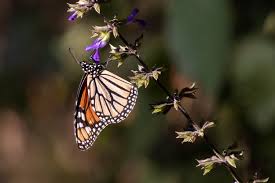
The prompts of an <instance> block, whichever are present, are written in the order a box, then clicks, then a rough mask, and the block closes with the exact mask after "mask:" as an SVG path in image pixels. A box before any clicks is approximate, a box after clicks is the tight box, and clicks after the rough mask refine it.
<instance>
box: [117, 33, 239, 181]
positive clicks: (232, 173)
mask: <svg viewBox="0 0 275 183" xmlns="http://www.w3.org/2000/svg"><path fill="white" fill-rule="evenodd" d="M118 35H119V36H118V37H119V38H120V40H121V41H122V42H123V43H124V44H125V45H126V46H128V47H130V48H131V47H132V46H131V44H129V42H128V41H127V40H126V39H125V38H124V36H123V35H122V34H121V33H120V32H118ZM134 56H135V58H136V59H137V60H138V62H139V63H140V64H141V65H142V66H143V67H144V68H145V69H146V70H147V71H150V69H149V67H148V65H147V64H146V63H145V62H144V61H143V60H142V59H141V58H140V56H139V55H138V54H135V55H134ZM155 81H156V83H157V85H158V86H159V87H160V89H162V91H163V92H164V93H165V94H166V95H167V96H169V97H171V96H172V95H171V93H170V92H169V91H168V89H167V88H166V87H165V86H164V85H163V84H162V83H161V82H160V81H159V80H155ZM179 109H180V112H181V113H182V114H183V115H184V116H185V118H186V119H187V121H188V123H189V124H190V125H192V126H194V125H195V126H197V124H196V123H195V122H194V121H193V120H192V118H191V116H190V115H189V114H188V112H187V111H186V110H185V109H184V107H183V106H181V105H180V106H179ZM203 139H204V141H205V143H206V144H207V145H208V146H209V148H210V149H211V150H212V151H213V153H214V154H215V155H217V156H219V157H223V155H222V154H221V153H220V152H219V150H218V149H217V148H216V147H215V146H214V144H212V143H211V142H210V141H209V139H208V137H207V136H206V135H204V137H203ZM223 165H224V166H225V168H226V169H227V170H228V171H229V173H230V175H231V176H232V177H233V179H234V180H235V182H237V183H243V181H242V179H241V178H240V177H239V176H238V174H237V173H236V171H235V170H234V169H233V168H232V167H231V166H230V165H228V164H227V163H223Z"/></svg>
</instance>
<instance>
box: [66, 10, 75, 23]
mask: <svg viewBox="0 0 275 183" xmlns="http://www.w3.org/2000/svg"><path fill="white" fill-rule="evenodd" d="M76 18H77V12H76V11H75V12H73V13H72V14H71V16H70V17H69V18H68V20H69V21H74V20H75V19H76Z"/></svg>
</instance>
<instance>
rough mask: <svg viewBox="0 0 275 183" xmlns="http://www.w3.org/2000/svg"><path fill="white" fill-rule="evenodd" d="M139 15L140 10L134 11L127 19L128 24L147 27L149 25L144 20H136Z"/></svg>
mask: <svg viewBox="0 0 275 183" xmlns="http://www.w3.org/2000/svg"><path fill="white" fill-rule="evenodd" d="M138 13H139V10H138V9H137V8H135V9H133V10H132V12H131V14H130V15H129V16H128V17H127V23H137V24H139V25H141V26H142V27H145V26H146V25H147V24H146V22H145V21H144V20H141V19H137V18H136V16H137V14H138Z"/></svg>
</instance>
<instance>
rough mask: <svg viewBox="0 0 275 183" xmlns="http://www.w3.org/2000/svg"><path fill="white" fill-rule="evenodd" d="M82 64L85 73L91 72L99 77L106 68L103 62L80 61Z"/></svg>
mask: <svg viewBox="0 0 275 183" xmlns="http://www.w3.org/2000/svg"><path fill="white" fill-rule="evenodd" d="M80 66H81V68H82V70H83V72H84V73H87V74H91V75H93V77H97V76H98V75H99V74H100V73H101V72H102V71H103V69H104V66H103V65H101V64H96V63H93V64H90V63H87V62H83V61H82V62H80Z"/></svg>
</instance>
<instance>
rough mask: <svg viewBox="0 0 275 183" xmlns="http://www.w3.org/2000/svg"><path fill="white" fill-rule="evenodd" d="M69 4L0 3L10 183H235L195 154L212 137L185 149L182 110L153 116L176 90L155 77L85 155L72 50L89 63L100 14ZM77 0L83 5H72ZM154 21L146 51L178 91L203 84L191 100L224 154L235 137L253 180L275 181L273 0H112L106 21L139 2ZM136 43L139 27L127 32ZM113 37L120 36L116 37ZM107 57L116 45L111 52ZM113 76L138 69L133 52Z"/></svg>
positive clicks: (204, 152)
mask: <svg viewBox="0 0 275 183" xmlns="http://www.w3.org/2000/svg"><path fill="white" fill-rule="evenodd" d="M66 3H67V2H66V1H64V0H61V1H55V0H47V1H46V0H45V1H42V0H40V1H36V0H21V1H16V0H2V1H1V4H0V27H1V29H0V81H1V82H0V83H1V90H0V94H1V95H0V182H4V183H5V182H7V183H17V182H21V183H32V182H33V183H35V182H40V183H47V182H67V183H70V182H120V183H128V182H131V183H135V182H136V183H139V182H144V183H146V182H148V183H149V182H150V183H154V182H158V183H174V182H232V181H231V177H230V176H229V174H228V172H227V171H226V170H225V169H224V168H218V169H215V170H214V171H213V172H211V174H209V175H207V176H202V172H201V170H199V169H198V168H196V167H195V165H196V161H195V159H201V158H206V157H208V156H210V155H211V151H209V149H208V148H207V146H206V145H204V144H203V143H202V142H198V143H197V144H195V145H193V144H183V145H181V144H180V141H179V140H178V139H175V137H176V134H175V131H179V130H182V129H183V128H184V127H185V126H186V120H185V119H184V117H183V116H181V115H180V114H178V113H177V112H176V111H174V110H172V111H171V112H170V113H169V114H168V115H166V116H161V115H151V111H150V108H149V106H148V104H150V103H154V102H157V101H159V100H161V99H162V98H164V97H166V96H165V95H164V94H163V93H161V92H160V91H159V90H158V89H157V86H156V85H155V84H153V83H152V84H150V85H149V87H148V89H146V90H145V89H140V91H139V93H140V94H139V98H138V103H137V106H136V108H135V110H134V111H133V112H132V113H131V115H130V116H129V118H127V120H125V121H124V122H123V123H121V124H118V125H113V126H112V127H109V128H107V129H106V130H104V131H103V133H102V134H101V136H100V137H99V139H98V140H97V141H96V143H95V144H94V146H93V148H92V149H90V150H89V151H87V152H80V151H79V150H78V149H77V146H76V144H75V139H74V135H73V125H72V123H73V113H74V110H73V109H74V102H75V95H76V91H77V87H78V83H79V81H80V77H81V74H82V73H81V70H80V68H79V66H77V65H76V64H75V62H74V61H73V60H72V58H71V57H70V55H69V53H68V48H69V47H73V48H74V49H75V51H76V52H77V53H78V56H79V57H80V58H83V59H84V58H88V56H89V55H88V54H87V53H84V47H85V46H86V45H88V44H89V43H90V42H91V40H90V39H89V36H90V32H89V29H90V28H91V26H92V25H97V24H101V20H100V19H98V18H99V16H98V15H97V14H96V13H94V12H93V13H90V14H89V15H88V16H85V17H84V18H83V19H82V20H78V21H76V22H74V23H72V22H68V21H67V17H68V14H67V13H66V10H67V6H66ZM70 3H74V2H73V1H70ZM134 7H137V8H139V9H140V10H141V13H140V15H139V16H140V17H142V18H144V19H146V20H147V21H148V22H149V26H148V28H147V31H146V33H145V38H144V43H143V47H142V50H141V53H142V54H141V55H142V57H143V58H144V60H145V61H146V62H147V63H148V65H150V66H154V65H159V66H164V67H166V68H167V72H166V73H164V74H163V75H162V77H161V80H163V81H164V83H165V84H166V85H167V86H168V88H170V89H171V91H172V90H174V89H176V88H181V87H184V86H187V85H190V84H191V83H192V82H194V81H195V82H197V85H198V87H199V88H200V89H199V92H198V94H197V96H198V99H197V100H194V101H192V100H189V99H186V100H184V101H183V105H184V106H185V107H186V108H187V110H188V111H190V114H191V116H192V117H193V118H194V119H195V120H196V121H198V122H200V121H203V120H213V121H215V122H216V123H217V127H216V128H214V129H211V130H210V131H209V136H210V139H211V140H212V141H213V143H215V144H217V146H218V147H219V148H220V149H224V148H226V147H227V146H228V145H230V144H232V143H233V142H237V143H238V144H240V146H241V147H242V148H243V149H244V151H245V159H244V160H243V161H242V162H241V163H240V164H238V166H239V167H240V168H239V169H238V170H239V172H241V175H242V176H243V177H248V176H250V175H251V174H253V172H254V171H259V172H261V174H263V175H264V176H270V178H271V182H272V181H273V180H274V178H275V177H274V174H273V167H274V166H275V158H274V154H275V146H274V137H275V134H274V133H273V130H274V120H275V114H274V111H275V94H274V93H275V92H274V91H275V77H274V73H275V63H274V62H275V43H274V38H275V11H274V1H272V0H269V1H268V0H267V1H258V0H251V1H237V0H231V1H229V0H228V1H226V0H212V1H206V0H192V1H189V0H150V1H148V0H139V1H138V0H136V1H135V0H131V1H130V0H127V1H125V0H113V1H112V2H111V3H110V4H106V5H104V6H103V7H102V12H103V13H106V16H112V15H113V14H114V13H117V14H118V16H119V17H122V18H123V17H125V16H127V15H128V13H129V12H130V11H131V9H132V8H134ZM122 32H123V33H124V34H125V36H126V37H127V38H128V39H129V40H134V38H135V37H137V36H138V35H139V32H140V30H138V27H136V26H130V27H127V28H125V29H123V30H122ZM112 42H113V44H117V43H114V40H112ZM104 52H105V55H104V54H103V56H104V57H105V58H106V57H107V52H108V49H107V48H106V49H105V50H104ZM112 67H113V68H111V70H114V71H115V73H117V74H119V75H122V76H129V75H130V70H131V69H135V68H136V62H135V60H134V59H129V60H128V62H126V64H125V65H123V66H121V68H120V69H118V70H117V69H114V68H115V67H116V66H115V64H113V65H112Z"/></svg>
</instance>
